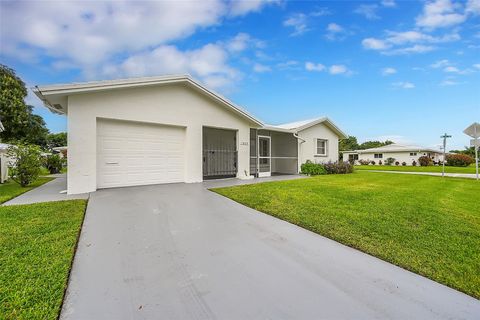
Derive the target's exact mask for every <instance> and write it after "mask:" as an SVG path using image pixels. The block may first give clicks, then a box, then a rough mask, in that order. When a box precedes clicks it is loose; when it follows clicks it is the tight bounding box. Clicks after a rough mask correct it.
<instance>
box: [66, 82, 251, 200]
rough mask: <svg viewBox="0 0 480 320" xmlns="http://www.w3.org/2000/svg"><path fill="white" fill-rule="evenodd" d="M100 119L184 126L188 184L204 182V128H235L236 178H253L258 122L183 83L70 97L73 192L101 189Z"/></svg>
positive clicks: (69, 136) (70, 172)
mask: <svg viewBox="0 0 480 320" xmlns="http://www.w3.org/2000/svg"><path fill="white" fill-rule="evenodd" d="M97 118H108V119H117V120H127V121H139V122H149V123H153V124H155V123H158V124H166V125H174V126H181V127H185V128H186V141H185V162H186V163H185V182H200V181H202V127H203V126H208V127H216V128H225V129H233V130H236V132H237V150H238V174H237V177H238V178H246V177H248V176H249V174H250V173H249V171H250V168H249V156H250V155H249V146H248V142H249V137H250V127H255V126H256V125H255V124H253V123H250V122H249V121H247V120H246V119H244V118H243V117H240V116H239V115H236V114H234V113H233V112H232V111H230V110H228V108H226V107H225V106H223V105H220V104H218V103H216V102H214V101H213V100H212V99H210V98H208V97H206V96H205V95H203V94H201V93H198V92H196V91H195V90H194V89H192V88H191V87H187V86H186V85H183V84H180V85H166V86H155V87H143V88H132V89H118V90H110V91H104V92H98V93H88V94H77V95H71V96H69V97H68V133H69V134H68V148H69V149H68V173H67V174H68V193H69V194H75V193H84V192H91V191H95V190H96V188H97V181H96V171H97V170H96V142H97V134H96V130H97V128H96V123H97Z"/></svg>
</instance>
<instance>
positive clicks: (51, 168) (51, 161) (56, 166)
mask: <svg viewBox="0 0 480 320" xmlns="http://www.w3.org/2000/svg"><path fill="white" fill-rule="evenodd" d="M44 165H45V168H47V169H48V172H50V173H51V174H54V173H59V172H60V171H61V170H62V167H63V160H62V158H60V156H59V155H58V154H52V155H49V156H46V157H45V159H44Z"/></svg>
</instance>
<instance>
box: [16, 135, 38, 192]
mask: <svg viewBox="0 0 480 320" xmlns="http://www.w3.org/2000/svg"><path fill="white" fill-rule="evenodd" d="M40 154H41V151H40V148H39V147H38V146H35V145H26V144H25V145H23V144H19V145H17V146H10V147H8V149H7V156H8V157H9V158H10V159H11V160H10V161H11V167H10V170H9V171H10V177H11V178H12V180H13V181H15V182H17V183H18V184H19V185H20V186H22V187H26V186H28V185H30V184H31V183H33V182H34V181H35V180H37V178H38V175H39V174H40V167H41V165H42V164H41V161H40Z"/></svg>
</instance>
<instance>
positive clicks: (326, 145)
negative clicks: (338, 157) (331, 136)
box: [314, 138, 328, 157]
mask: <svg viewBox="0 0 480 320" xmlns="http://www.w3.org/2000/svg"><path fill="white" fill-rule="evenodd" d="M319 140H320V141H324V142H325V153H318V141H319ZM314 147H315V153H314V154H315V156H317V157H327V156H328V139H322V138H316V139H315V146H314Z"/></svg>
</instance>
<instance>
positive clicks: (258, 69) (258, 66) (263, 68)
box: [253, 63, 272, 73]
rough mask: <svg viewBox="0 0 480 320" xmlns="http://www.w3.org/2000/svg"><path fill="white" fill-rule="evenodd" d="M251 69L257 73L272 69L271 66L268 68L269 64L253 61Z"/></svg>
mask: <svg viewBox="0 0 480 320" xmlns="http://www.w3.org/2000/svg"><path fill="white" fill-rule="evenodd" d="M253 71H255V72H257V73H264V72H269V71H272V68H270V67H269V66H266V65H263V64H260V63H255V64H254V65H253Z"/></svg>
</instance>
